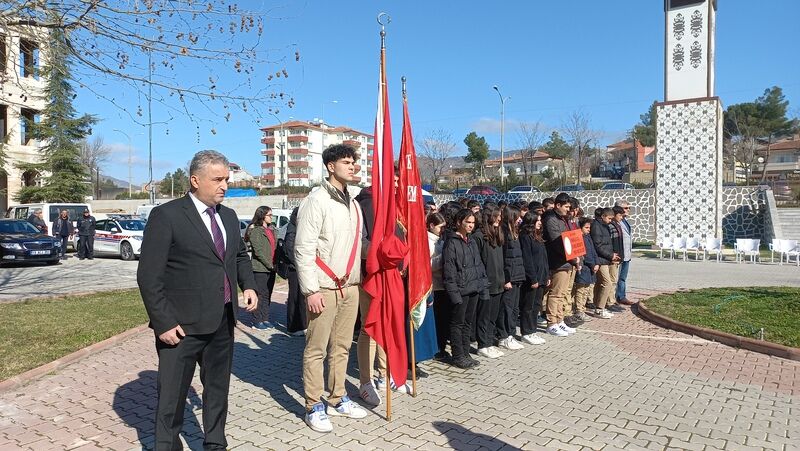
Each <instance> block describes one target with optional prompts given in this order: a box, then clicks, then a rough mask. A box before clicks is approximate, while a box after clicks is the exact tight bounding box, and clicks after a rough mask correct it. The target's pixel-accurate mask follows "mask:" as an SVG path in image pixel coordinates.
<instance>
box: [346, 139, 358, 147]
mask: <svg viewBox="0 0 800 451" xmlns="http://www.w3.org/2000/svg"><path fill="white" fill-rule="evenodd" d="M342 144H344V145H346V146H351V147H353V148H355V149H358V148H359V147H361V142H360V141H357V140H355V139H345V140H344V141H342Z"/></svg>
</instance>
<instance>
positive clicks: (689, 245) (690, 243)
mask: <svg viewBox="0 0 800 451" xmlns="http://www.w3.org/2000/svg"><path fill="white" fill-rule="evenodd" d="M689 251H694V259H695V261H697V260H699V259H698V257H697V255H698V254H699V253H700V239H698V238H694V237H693V238H687V239H686V251H685V252H684V253H683V261H686V254H688V253H689Z"/></svg>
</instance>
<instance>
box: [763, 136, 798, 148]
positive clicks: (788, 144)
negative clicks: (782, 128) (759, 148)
mask: <svg viewBox="0 0 800 451" xmlns="http://www.w3.org/2000/svg"><path fill="white" fill-rule="evenodd" d="M766 148H767V147H766V146H764V150H766ZM769 148H770V150H800V138H796V139H787V140H786V141H780V142H776V143H775V144H773V145H771V146H769Z"/></svg>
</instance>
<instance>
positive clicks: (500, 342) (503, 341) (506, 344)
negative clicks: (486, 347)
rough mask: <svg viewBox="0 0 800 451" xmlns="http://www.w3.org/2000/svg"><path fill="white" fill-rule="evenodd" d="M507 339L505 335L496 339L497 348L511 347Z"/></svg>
mask: <svg viewBox="0 0 800 451" xmlns="http://www.w3.org/2000/svg"><path fill="white" fill-rule="evenodd" d="M508 339H509V337H506V338H503V339H501V340H498V341H497V347H498V348H506V349H511V345H510V344H509V343H510V342H509V340H508Z"/></svg>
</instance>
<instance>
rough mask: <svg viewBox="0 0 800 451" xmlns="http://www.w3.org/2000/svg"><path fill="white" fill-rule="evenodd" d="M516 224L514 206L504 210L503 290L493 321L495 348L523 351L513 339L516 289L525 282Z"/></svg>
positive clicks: (515, 317) (516, 213)
mask: <svg viewBox="0 0 800 451" xmlns="http://www.w3.org/2000/svg"><path fill="white" fill-rule="evenodd" d="M519 222H520V209H519V208H517V207H508V208H506V209H505V215H504V217H503V230H504V231H505V240H504V242H503V260H504V265H503V276H504V279H505V285H504V288H505V291H504V292H503V299H502V307H501V308H500V309H499V310H500V311H499V312H498V315H497V318H496V321H495V322H496V324H497V337H498V343H499V344H498V345H499V347H501V348H505V349H510V350H518V349H523V348H524V346H523V345H522V343H520V342H518V341H517V339H516V337H515V336H514V335H515V334H516V333H517V318H519V299H520V287H521V286H522V285H523V283H524V282H525V267H524V262H523V259H522V247H521V245H520V241H519Z"/></svg>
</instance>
